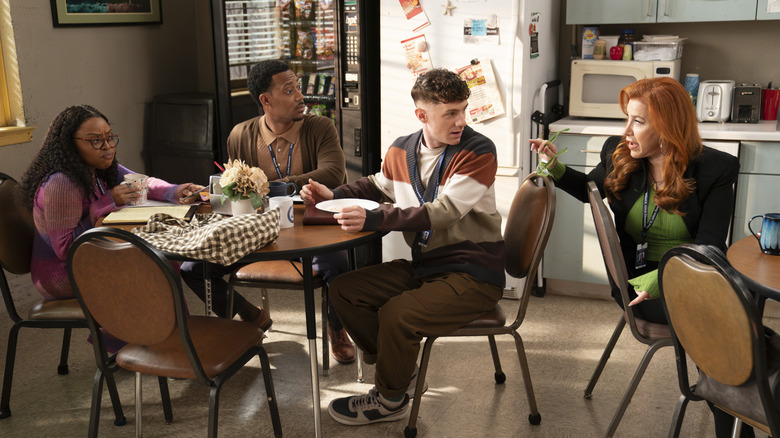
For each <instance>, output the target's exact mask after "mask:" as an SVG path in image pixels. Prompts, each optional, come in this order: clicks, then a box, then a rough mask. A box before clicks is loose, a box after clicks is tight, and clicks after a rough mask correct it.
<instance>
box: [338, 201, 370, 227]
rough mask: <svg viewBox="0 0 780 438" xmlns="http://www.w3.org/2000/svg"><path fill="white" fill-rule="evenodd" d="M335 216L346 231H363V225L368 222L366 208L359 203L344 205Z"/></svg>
mask: <svg viewBox="0 0 780 438" xmlns="http://www.w3.org/2000/svg"><path fill="white" fill-rule="evenodd" d="M333 217H334V218H335V219H336V220H337V221H338V222H339V225H341V229H342V230H344V231H354V232H357V231H363V225H365V223H366V209H365V208H363V207H358V206H357V205H350V206H348V207H344V208H342V209H341V211H340V212H338V213H336V214H334V215H333Z"/></svg>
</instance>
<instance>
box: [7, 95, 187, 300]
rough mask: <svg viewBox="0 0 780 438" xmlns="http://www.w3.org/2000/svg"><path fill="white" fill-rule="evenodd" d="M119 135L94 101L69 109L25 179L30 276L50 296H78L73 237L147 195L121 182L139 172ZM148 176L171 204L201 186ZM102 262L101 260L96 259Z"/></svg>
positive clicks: (151, 191)
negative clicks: (120, 147) (124, 157)
mask: <svg viewBox="0 0 780 438" xmlns="http://www.w3.org/2000/svg"><path fill="white" fill-rule="evenodd" d="M117 144H119V136H117V135H115V134H114V133H113V132H112V131H111V126H110V125H109V124H108V119H107V118H106V116H104V115H103V114H102V113H101V112H100V111H98V110H97V109H95V108H93V107H91V106H89V105H78V106H71V107H68V108H66V109H65V110H63V111H62V112H61V113H60V114H58V115H57V117H55V118H54V121H53V122H52V123H51V126H49V130H48V132H47V133H46V138H44V140H43V145H42V146H41V150H40V151H39V152H38V155H37V156H36V157H35V158H34V159H33V162H32V163H31V164H30V167H29V168H28V169H27V171H26V172H25V174H24V176H23V177H22V189H23V196H24V202H25V204H26V205H27V207H28V208H30V209H31V210H32V212H33V217H34V219H35V238H34V242H33V253H32V264H31V268H30V271H31V272H30V274H31V277H32V281H33V284H35V287H36V288H37V289H38V292H40V293H41V295H43V297H44V298H46V299H52V300H57V299H64V298H73V297H74V294H73V289H72V288H71V286H70V281H69V280H68V273H67V270H66V267H65V262H66V260H67V257H68V250H69V249H70V246H71V244H72V243H73V241H74V240H75V239H76V238H77V237H78V236H79V235H80V234H81V233H83V232H84V231H86V230H88V229H90V228H93V227H94V226H95V223H96V222H97V220H98V219H99V218H100V217H101V216H105V215H106V214H108V213H110V212H112V211H114V210H117V209H118V208H119V207H121V206H122V205H125V204H127V203H129V202H132V201H135V200H137V199H138V198H139V197H140V196H141V194H140V192H138V191H136V190H135V189H133V188H130V187H128V186H127V185H125V184H120V183H121V182H122V181H123V179H124V176H125V174H128V173H133V172H132V171H130V170H129V169H127V168H125V167H123V166H120V165H119V164H118V163H117V160H116V147H117ZM201 188H202V187H201V186H198V185H195V184H182V185H173V184H168V183H167V182H165V181H162V180H160V179H156V178H149V180H148V196H149V198H150V199H156V200H161V201H168V202H190V203H191V202H194V199H192V200H187V201H184V200H183V198H184V197H186V196H187V195H189V194H191V193H194V192H195V191H197V190H199V189H201ZM96 263H97V261H96Z"/></svg>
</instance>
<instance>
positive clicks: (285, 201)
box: [268, 196, 295, 228]
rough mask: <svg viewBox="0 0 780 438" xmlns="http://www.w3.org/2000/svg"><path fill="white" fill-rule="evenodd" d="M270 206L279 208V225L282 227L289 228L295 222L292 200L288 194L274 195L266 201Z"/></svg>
mask: <svg viewBox="0 0 780 438" xmlns="http://www.w3.org/2000/svg"><path fill="white" fill-rule="evenodd" d="M268 206H269V207H270V208H272V209H273V208H278V209H279V213H280V214H279V226H281V227H282V228H290V227H292V226H293V224H294V223H295V217H294V215H293V201H292V198H291V197H289V196H274V197H273V198H271V199H270V200H269V201H268Z"/></svg>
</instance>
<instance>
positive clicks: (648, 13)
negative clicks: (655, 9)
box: [646, 0, 652, 17]
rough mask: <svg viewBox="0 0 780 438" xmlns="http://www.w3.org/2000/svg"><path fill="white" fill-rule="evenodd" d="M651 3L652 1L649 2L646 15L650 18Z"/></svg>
mask: <svg viewBox="0 0 780 438" xmlns="http://www.w3.org/2000/svg"><path fill="white" fill-rule="evenodd" d="M651 1H652V0H647V14H646V15H647V16H648V17H650V2H651Z"/></svg>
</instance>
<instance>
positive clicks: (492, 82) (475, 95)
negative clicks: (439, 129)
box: [457, 58, 505, 123]
mask: <svg viewBox="0 0 780 438" xmlns="http://www.w3.org/2000/svg"><path fill="white" fill-rule="evenodd" d="M457 73H458V76H460V78H461V79H463V80H464V81H466V83H467V84H468V86H469V89H470V90H471V96H469V105H468V107H466V114H467V115H468V120H469V122H473V123H481V122H484V121H485V120H489V119H492V118H493V117H498V116H500V115H503V114H504V113H505V111H504V104H503V101H502V99H501V92H500V91H499V89H498V84H497V83H496V77H495V75H494V74H493V64H492V62H491V61H490V58H484V59H481V60H474V61H471V63H470V64H469V65H467V66H465V67H461V68H459V69H458V70H457Z"/></svg>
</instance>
